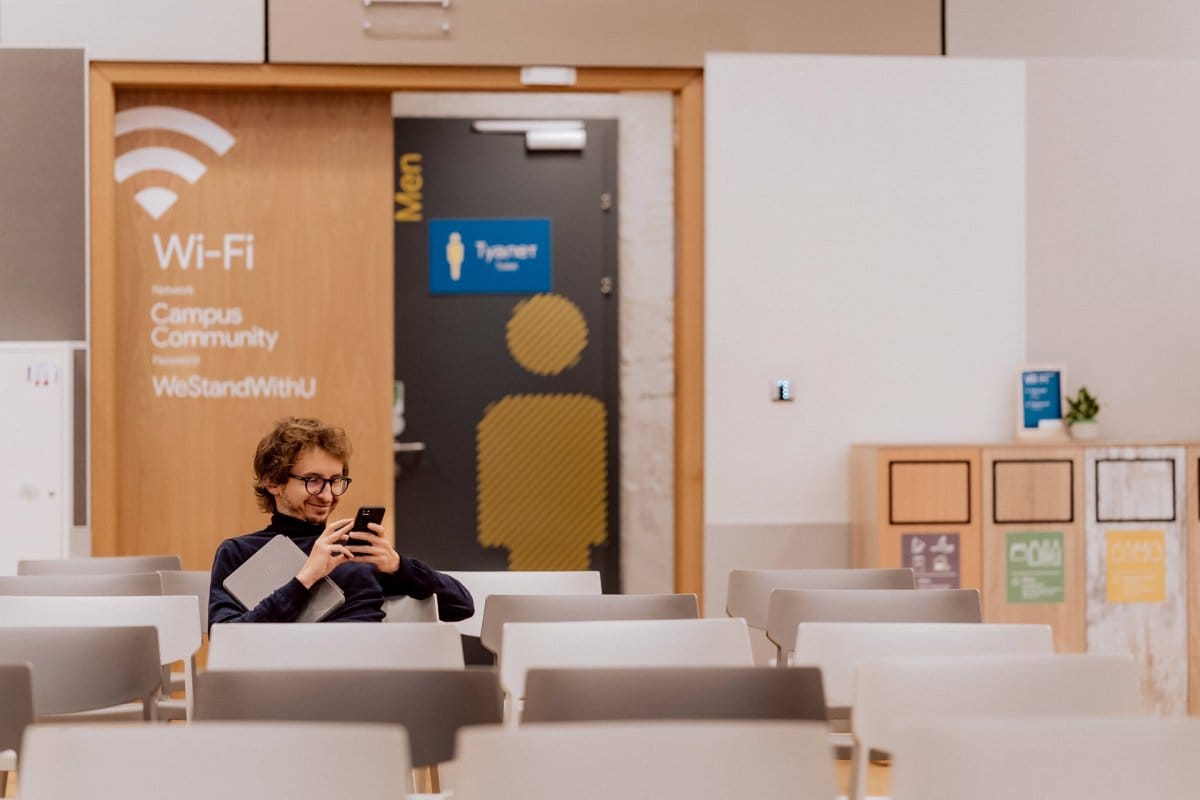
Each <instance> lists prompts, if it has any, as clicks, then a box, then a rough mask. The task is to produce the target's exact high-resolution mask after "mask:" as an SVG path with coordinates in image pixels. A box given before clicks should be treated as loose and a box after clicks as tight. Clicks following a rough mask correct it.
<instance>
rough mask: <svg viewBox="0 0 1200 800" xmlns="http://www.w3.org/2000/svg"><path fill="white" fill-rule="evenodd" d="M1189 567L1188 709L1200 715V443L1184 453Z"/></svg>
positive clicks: (1191, 712) (1185, 525)
mask: <svg viewBox="0 0 1200 800" xmlns="http://www.w3.org/2000/svg"><path fill="white" fill-rule="evenodd" d="M1184 462H1186V463H1184V470H1183V473H1184V483H1186V491H1184V494H1186V495H1187V497H1186V504H1187V509H1186V515H1187V516H1186V517H1184V523H1183V530H1184V534H1186V535H1187V570H1188V712H1189V714H1193V715H1194V714H1200V610H1198V609H1200V581H1196V578H1195V576H1198V575H1200V446H1192V447H1188V449H1187V455H1186V456H1184Z"/></svg>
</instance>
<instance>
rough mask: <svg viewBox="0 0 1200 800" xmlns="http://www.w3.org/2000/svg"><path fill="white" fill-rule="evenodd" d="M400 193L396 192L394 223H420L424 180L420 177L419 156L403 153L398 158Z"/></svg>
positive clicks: (417, 154)
mask: <svg viewBox="0 0 1200 800" xmlns="http://www.w3.org/2000/svg"><path fill="white" fill-rule="evenodd" d="M397 183H398V184H399V189H400V191H398V192H396V222H420V221H421V219H422V217H421V209H422V206H421V188H422V187H423V186H424V185H425V179H424V178H422V177H421V154H420V153H405V154H404V155H402V156H400V179H399V180H398V181H397Z"/></svg>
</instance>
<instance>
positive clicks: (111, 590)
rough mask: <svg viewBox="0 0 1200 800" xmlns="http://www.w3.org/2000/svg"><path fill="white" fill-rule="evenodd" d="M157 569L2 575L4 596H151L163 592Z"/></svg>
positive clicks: (1, 592) (1, 585)
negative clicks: (145, 570) (155, 570)
mask: <svg viewBox="0 0 1200 800" xmlns="http://www.w3.org/2000/svg"><path fill="white" fill-rule="evenodd" d="M162 593H163V592H162V584H161V582H160V581H159V579H158V574H157V573H154V572H130V573H127V574H122V573H116V574H110V575H109V574H106V575H60V574H54V575H51V574H45V575H0V595H12V596H18V595H22V596H27V597H30V596H46V597H51V596H57V597H149V596H153V595H158V594H162Z"/></svg>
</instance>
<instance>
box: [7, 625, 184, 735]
mask: <svg viewBox="0 0 1200 800" xmlns="http://www.w3.org/2000/svg"><path fill="white" fill-rule="evenodd" d="M159 657H160V656H159V651H158V631H156V630H155V629H154V627H153V626H151V625H127V626H119V627H106V626H84V627H73V626H64V625H56V626H53V627H46V628H38V627H14V626H0V662H7V663H18V662H23V663H24V664H25V665H28V667H29V668H30V669H31V670H32V674H33V682H32V691H33V695H32V711H33V712H34V713H35V714H36V715H37V716H36V718H37V719H40V720H42V721H47V720H52V719H59V718H66V715H81V714H82V715H85V716H86V715H90V714H91V713H92V712H96V711H98V710H101V709H103V710H105V711H110V710H111V708H112V707H113V706H120V705H121V704H124V703H131V704H136V707H135V710H136V712H137V713H136V714H131V715H130V716H134V717H135V718H141V719H143V720H154V719H157V710H158V693H159V689H160V688H161V686H162V672H161V666H160V664H159V661H158V660H159ZM8 702H9V701H8V700H7V699H6V700H5V701H4V702H3V703H0V706H3V707H4V708H3V710H0V716H2V715H7V714H8V713H9V712H10V709H9V708H8V707H7V706H8ZM13 702H14V704H15V707H18V708H19V707H20V705H21V703H20V701H19V700H15V701H13ZM74 719H75V721H78V717H75V718H74Z"/></svg>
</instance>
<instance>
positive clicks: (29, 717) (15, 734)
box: [0, 656, 33, 780]
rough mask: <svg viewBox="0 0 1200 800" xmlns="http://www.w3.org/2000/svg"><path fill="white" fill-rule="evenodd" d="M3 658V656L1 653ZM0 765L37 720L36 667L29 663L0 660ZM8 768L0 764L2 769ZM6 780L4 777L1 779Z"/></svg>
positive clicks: (16, 748)
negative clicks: (34, 678) (34, 716)
mask: <svg viewBox="0 0 1200 800" xmlns="http://www.w3.org/2000/svg"><path fill="white" fill-rule="evenodd" d="M0 658H3V656H0ZM0 698H2V699H3V702H0V765H2V764H3V763H4V757H3V755H2V754H3V753H4V751H5V750H12V751H14V752H15V751H17V750H20V749H21V735H22V734H23V733H24V732H25V726H26V725H28V724H30V723H31V722H33V668H32V667H31V666H30V665H29V664H28V663H26V662H21V663H15V662H7V661H6V662H3V663H0ZM4 769H7V767H4V766H0V770H4ZM0 780H4V778H0Z"/></svg>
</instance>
